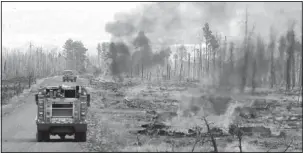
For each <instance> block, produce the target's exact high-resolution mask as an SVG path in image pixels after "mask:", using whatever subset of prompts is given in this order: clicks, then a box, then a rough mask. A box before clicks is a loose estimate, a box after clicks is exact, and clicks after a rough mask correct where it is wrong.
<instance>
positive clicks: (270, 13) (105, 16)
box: [2, 2, 302, 54]
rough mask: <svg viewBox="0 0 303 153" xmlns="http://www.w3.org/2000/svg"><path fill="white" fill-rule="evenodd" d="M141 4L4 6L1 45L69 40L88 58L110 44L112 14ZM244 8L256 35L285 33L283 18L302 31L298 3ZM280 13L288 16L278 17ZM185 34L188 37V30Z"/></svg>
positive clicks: (234, 25) (59, 43)
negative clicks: (79, 45)
mask: <svg viewBox="0 0 303 153" xmlns="http://www.w3.org/2000/svg"><path fill="white" fill-rule="evenodd" d="M142 3H146V2H120V3H118V2H87V3H83V2H82V3H80V2H73V3H72V2H4V3H2V32H3V33H2V43H3V44H2V45H3V46H4V47H7V48H27V47H28V45H29V42H32V43H33V44H34V45H36V46H42V47H46V48H49V49H50V48H54V47H59V48H61V47H62V46H63V45H64V43H65V41H66V40H67V39H69V38H72V39H73V40H81V41H82V42H83V43H84V45H85V46H86V48H88V53H89V54H96V53H97V51H96V46H97V43H100V42H104V41H110V40H111V35H110V34H109V33H107V32H106V31H105V25H106V23H108V22H110V21H113V20H114V16H115V14H116V13H119V12H132V10H138V8H139V7H140V5H142ZM246 5H247V4H245V3H237V4H235V8H234V9H237V10H241V9H242V13H243V9H244V8H245V6H246ZM248 6H249V11H250V13H251V16H250V22H256V25H257V26H256V32H258V33H260V34H264V35H268V34H267V33H268V31H269V30H268V29H269V27H265V26H264V25H263V24H265V23H266V25H268V26H270V25H274V26H276V29H277V31H278V32H280V33H284V32H285V29H287V28H285V27H286V26H287V25H286V24H287V23H286V22H287V19H286V17H284V16H293V17H295V18H297V19H300V22H299V23H300V25H299V26H297V28H299V29H301V27H302V24H301V22H302V15H301V14H300V13H302V8H301V6H302V5H301V3H266V4H265V3H260V2H259V3H256V2H254V3H249V4H248ZM280 9H283V12H286V13H288V14H290V15H288V14H287V15H284V16H283V15H281V13H280V14H279V12H281V11H280ZM277 13H278V14H277ZM190 14H191V15H193V14H192V13H190V8H188V9H187V11H186V12H185V15H184V16H185V17H186V19H187V17H190ZM284 14H285V13H284ZM238 20H243V15H239V17H237V18H234V19H232V20H231V21H230V27H231V28H230V29H228V30H227V31H229V33H228V35H237V33H240V32H241V31H243V30H241V28H240V27H239V25H238V24H239V23H238V22H239V21H238ZM271 20H272V21H271ZM188 22H189V21H188ZM267 22H268V23H267ZM191 25H194V24H191ZM159 26H161V25H159ZM198 28H199V26H198ZM185 31H186V33H189V29H185ZM156 34H159V35H155V37H156V38H158V37H160V36H161V37H163V33H161V31H160V32H157V33H156Z"/></svg>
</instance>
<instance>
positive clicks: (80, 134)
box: [75, 131, 86, 142]
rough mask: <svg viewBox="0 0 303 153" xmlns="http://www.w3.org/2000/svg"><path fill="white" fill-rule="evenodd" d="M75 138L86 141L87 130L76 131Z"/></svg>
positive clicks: (78, 140)
mask: <svg viewBox="0 0 303 153" xmlns="http://www.w3.org/2000/svg"><path fill="white" fill-rule="evenodd" d="M75 140H76V141H77V142H86V131H85V132H76V133H75Z"/></svg>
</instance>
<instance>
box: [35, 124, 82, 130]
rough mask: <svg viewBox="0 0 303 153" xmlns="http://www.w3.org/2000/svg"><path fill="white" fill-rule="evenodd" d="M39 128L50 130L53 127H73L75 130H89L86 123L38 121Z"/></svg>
mask: <svg viewBox="0 0 303 153" xmlns="http://www.w3.org/2000/svg"><path fill="white" fill-rule="evenodd" d="M36 124H37V129H38V130H41V131H50V130H51V129H52V128H57V127H60V128H72V129H73V130H74V132H85V131H87V124H86V123H36Z"/></svg>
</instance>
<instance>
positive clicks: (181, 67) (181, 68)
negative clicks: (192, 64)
mask: <svg viewBox="0 0 303 153" xmlns="http://www.w3.org/2000/svg"><path fill="white" fill-rule="evenodd" d="M182 70H183V59H182V58H181V66H180V75H179V77H180V81H181V80H182Z"/></svg>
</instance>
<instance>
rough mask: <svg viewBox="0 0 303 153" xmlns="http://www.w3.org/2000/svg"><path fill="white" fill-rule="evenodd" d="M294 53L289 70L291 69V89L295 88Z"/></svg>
mask: <svg viewBox="0 0 303 153" xmlns="http://www.w3.org/2000/svg"><path fill="white" fill-rule="evenodd" d="M293 54H294V53H292V60H291V69H292V89H293V88H294V87H295V86H296V69H295V62H296V61H295V58H294V55H293Z"/></svg>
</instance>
